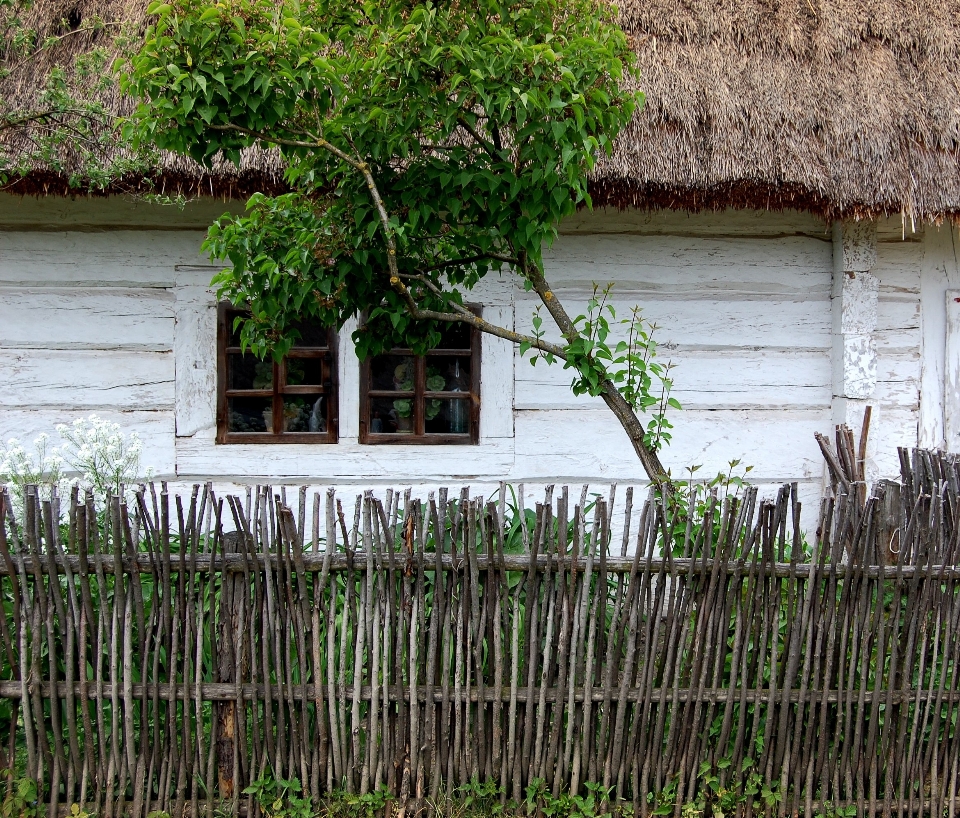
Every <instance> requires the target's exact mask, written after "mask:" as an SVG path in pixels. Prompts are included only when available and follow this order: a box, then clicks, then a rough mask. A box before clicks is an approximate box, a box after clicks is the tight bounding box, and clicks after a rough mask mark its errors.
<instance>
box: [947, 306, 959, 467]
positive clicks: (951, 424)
mask: <svg viewBox="0 0 960 818" xmlns="http://www.w3.org/2000/svg"><path fill="white" fill-rule="evenodd" d="M946 312H947V332H946V345H945V346H946V351H945V356H944V372H943V376H944V377H943V421H944V440H945V442H946V448H947V451H949V452H957V451H960V290H947V294H946Z"/></svg>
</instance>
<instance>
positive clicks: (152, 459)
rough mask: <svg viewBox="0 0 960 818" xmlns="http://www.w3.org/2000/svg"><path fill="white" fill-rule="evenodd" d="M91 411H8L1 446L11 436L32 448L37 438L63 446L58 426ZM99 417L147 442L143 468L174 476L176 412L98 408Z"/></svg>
mask: <svg viewBox="0 0 960 818" xmlns="http://www.w3.org/2000/svg"><path fill="white" fill-rule="evenodd" d="M89 414H90V412H89V411H80V410H76V409H68V408H65V407H64V408H55V409H51V408H29V409H6V408H5V409H4V410H3V411H2V412H0V443H5V442H6V441H7V440H9V439H10V438H11V437H15V438H17V439H18V440H19V441H20V442H21V443H23V444H24V445H25V446H26V447H27V448H30V446H31V445H32V443H33V441H34V440H36V438H37V435H39V434H41V433H46V434H48V435H49V436H50V445H51V446H59V445H60V440H59V437H58V435H57V433H56V431H55V430H56V427H57V425H58V424H60V423H66V424H68V425H69V424H70V423H72V422H73V421H74V420H77V419H78V418H85V417H87V416H88V415H89ZM96 415H97V417H99V418H101V419H103V420H105V421H107V422H109V423H116V424H118V425H119V426H120V430H121V431H122V432H123V433H124V434H130V433H131V432H136V433H137V434H138V435H139V436H140V440H141V441H143V456H142V458H141V461H140V465H141V466H142V468H143V469H147V468H150V469H153V473H154V476H155V477H156V479H158V480H167V479H171V478H173V477H174V460H173V412H172V411H170V410H169V409H168V410H162V411H138V410H132V411H128V412H118V411H115V410H112V409H98V410H97V412H96Z"/></svg>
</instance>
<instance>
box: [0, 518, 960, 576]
mask: <svg viewBox="0 0 960 818" xmlns="http://www.w3.org/2000/svg"><path fill="white" fill-rule="evenodd" d="M148 505H149V500H148ZM611 542H613V540H611ZM159 556H160V555H159V554H146V553H141V554H138V555H136V556H135V557H129V556H124V557H122V558H121V561H120V566H119V568H120V571H121V572H123V573H125V574H149V573H151V572H153V571H155V570H157V560H158V558H159ZM754 556H757V552H756V551H754V552H752V556H751V557H750V558H749V559H744V560H743V561H739V560H727V561H724V560H715V559H705V558H703V557H696V558H690V557H676V558H664V557H662V556H660V557H656V558H651V559H649V560H648V559H647V557H646V555H645V554H644V553H641V554H640V555H639V557H638V556H637V555H636V554H632V555H630V556H627V557H621V556H615V555H613V554H609V555H608V556H607V557H606V560H605V564H606V570H607V571H608V572H609V573H611V574H629V573H632V572H633V571H634V570H636V571H637V572H638V573H641V574H653V575H656V574H673V575H675V576H684V577H686V576H710V575H711V574H713V573H714V572H715V571H717V570H720V571H723V572H724V573H725V574H728V575H739V576H743V575H744V574H745V573H746V572H747V571H750V570H753V571H754V573H755V574H756V575H757V576H758V577H771V578H776V579H787V578H790V577H796V578H797V579H798V580H801V581H807V580H809V578H810V576H811V574H816V573H817V572H818V571H819V570H820V568H819V566H818V565H816V564H810V563H803V562H798V563H796V564H793V563H790V562H766V561H764V560H763V559H762V558H758V559H756V561H754V559H753V557H754ZM300 559H301V560H302V562H301V565H302V567H303V570H304V571H305V572H306V573H313V574H316V573H320V572H321V571H323V570H331V571H342V572H344V573H347V572H356V573H358V574H365V573H367V570H368V568H369V567H370V563H372V566H373V570H374V571H382V570H383V569H384V567H385V564H386V561H387V560H386V557H384V556H383V555H382V554H381V555H379V556H377V555H374V556H373V557H372V558H370V555H369V554H368V553H367V551H365V550H364V549H363V548H358V549H357V550H356V551H355V552H353V553H352V554H350V555H347V554H346V553H344V552H343V551H339V552H337V553H335V554H331V555H330V556H329V557H328V556H327V555H326V554H325V553H324V552H323V551H320V552H316V551H304V552H303V554H302V555H301V557H300ZM84 560H85V561H86V571H87V572H88V573H91V574H92V573H93V572H94V570H95V567H96V565H97V564H99V565H100V567H102V568H103V570H104V571H105V572H106V573H114V572H115V571H116V570H117V558H116V557H115V556H114V555H113V554H96V553H93V552H90V553H88V554H86V555H84ZM368 560H369V562H368ZM284 561H285V557H284V556H282V555H280V554H278V553H276V552H274V553H270V554H263V553H256V554H254V553H249V552H248V553H247V554H246V555H242V554H239V553H237V554H228V555H224V554H223V553H222V552H221V554H220V555H219V556H216V557H212V556H211V555H210V554H209V553H197V554H190V555H188V556H185V557H181V556H180V555H179V554H171V555H170V558H169V563H168V564H167V565H168V567H169V570H170V573H171V574H180V573H185V572H188V571H190V572H196V573H200V574H211V573H212V574H220V573H228V574H242V573H244V572H247V571H250V572H253V571H258V572H260V573H265V572H266V568H267V565H268V564H269V566H270V568H271V570H272V571H276V570H277V569H278V568H282V567H283V564H284ZM53 562H54V566H55V568H56V573H57V575H58V576H60V575H65V574H66V573H67V570H68V569H69V570H70V572H72V573H73V574H79V573H80V571H81V568H82V567H83V562H82V561H81V558H80V557H79V556H78V555H76V554H70V555H67V556H62V555H58V556H55V557H53ZM403 562H404V567H405V568H406V567H411V568H413V569H414V570H416V569H417V568H419V566H420V560H419V559H418V557H417V556H416V554H412V555H409V556H405V557H404V559H403ZM436 564H437V558H436V556H435V555H434V554H426V555H425V556H424V559H423V566H424V568H426V569H428V570H431V569H433V568H435V567H436ZM561 564H562V566H563V569H564V570H565V571H569V572H570V573H572V574H585V573H586V569H587V560H586V558H584V557H579V558H578V559H571V558H569V557H568V558H566V559H564V560H562V561H559V560H558V559H557V557H556V556H555V555H551V556H550V557H549V559H548V557H547V556H546V555H545V554H540V555H539V556H537V557H535V558H533V559H531V557H530V555H529V554H504V555H503V556H502V557H500V556H494V557H493V558H490V557H489V556H486V555H484V554H477V556H476V562H475V567H476V569H477V570H479V571H490V570H497V571H527V570H530V568H531V567H534V569H535V570H537V571H540V572H543V571H546V570H547V568H551V567H552V568H553V570H557V568H558V567H559V566H560V565H561ZM11 565H12V567H13V570H12V571H11ZM21 566H22V567H23V569H24V571H26V572H27V573H33V572H35V571H38V572H39V573H41V574H43V575H45V576H50V574H51V573H52V571H51V568H50V558H49V557H47V556H42V557H41V558H40V561H39V563H38V562H37V560H36V559H35V558H34V557H33V556H31V555H29V554H21V553H16V552H14V553H11V554H10V564H7V562H6V559H5V558H4V559H0V576H11V575H14V576H15V575H17V574H18V573H19V570H20V567H21ZM440 570H442V571H449V572H452V573H456V574H463V573H464V572H466V571H468V570H470V565H469V563H468V562H467V560H466V559H465V558H464V556H463V554H460V555H458V556H457V557H453V556H451V555H450V554H443V555H441V556H440ZM592 570H594V571H596V570H597V556H596V555H594V557H593V562H592ZM832 573H833V574H834V576H835V577H836V578H837V579H838V580H844V579H847V578H848V577H856V578H857V579H872V580H880V579H894V578H896V577H900V578H903V579H914V578H917V579H921V580H930V579H934V578H936V579H940V578H943V579H945V580H953V579H960V566H956V565H951V564H944V563H939V562H937V563H931V564H929V565H927V564H925V563H924V564H921V565H901V566H898V565H885V566H883V565H864V564H862V563H860V564H857V565H850V564H841V565H836V566H832ZM820 577H821V579H822V578H823V575H822V574H820Z"/></svg>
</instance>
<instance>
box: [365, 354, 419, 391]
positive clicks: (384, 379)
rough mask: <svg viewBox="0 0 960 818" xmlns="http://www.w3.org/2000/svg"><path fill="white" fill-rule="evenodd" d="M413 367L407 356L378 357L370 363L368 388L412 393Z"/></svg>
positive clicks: (411, 359)
mask: <svg viewBox="0 0 960 818" xmlns="http://www.w3.org/2000/svg"><path fill="white" fill-rule="evenodd" d="M413 377H414V366H413V358H412V357H411V356H409V355H378V356H377V357H376V358H374V359H373V360H372V361H370V388H371V389H375V390H377V389H382V390H386V391H391V392H412V391H413V388H414V383H413Z"/></svg>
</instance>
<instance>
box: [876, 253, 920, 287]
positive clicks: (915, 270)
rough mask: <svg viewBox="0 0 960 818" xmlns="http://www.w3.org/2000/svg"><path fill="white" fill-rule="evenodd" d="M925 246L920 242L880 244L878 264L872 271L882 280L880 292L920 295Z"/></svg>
mask: <svg viewBox="0 0 960 818" xmlns="http://www.w3.org/2000/svg"><path fill="white" fill-rule="evenodd" d="M922 262H923V245H922V244H921V243H920V242H915V241H912V242H911V241H908V242H890V243H884V242H880V243H878V244H877V263H876V264H875V265H874V267H873V269H872V270H871V271H870V272H871V273H872V274H873V275H875V276H876V277H877V278H879V279H880V292H881V293H884V292H896V293H913V294H917V295H919V293H920V268H921V265H922Z"/></svg>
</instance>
